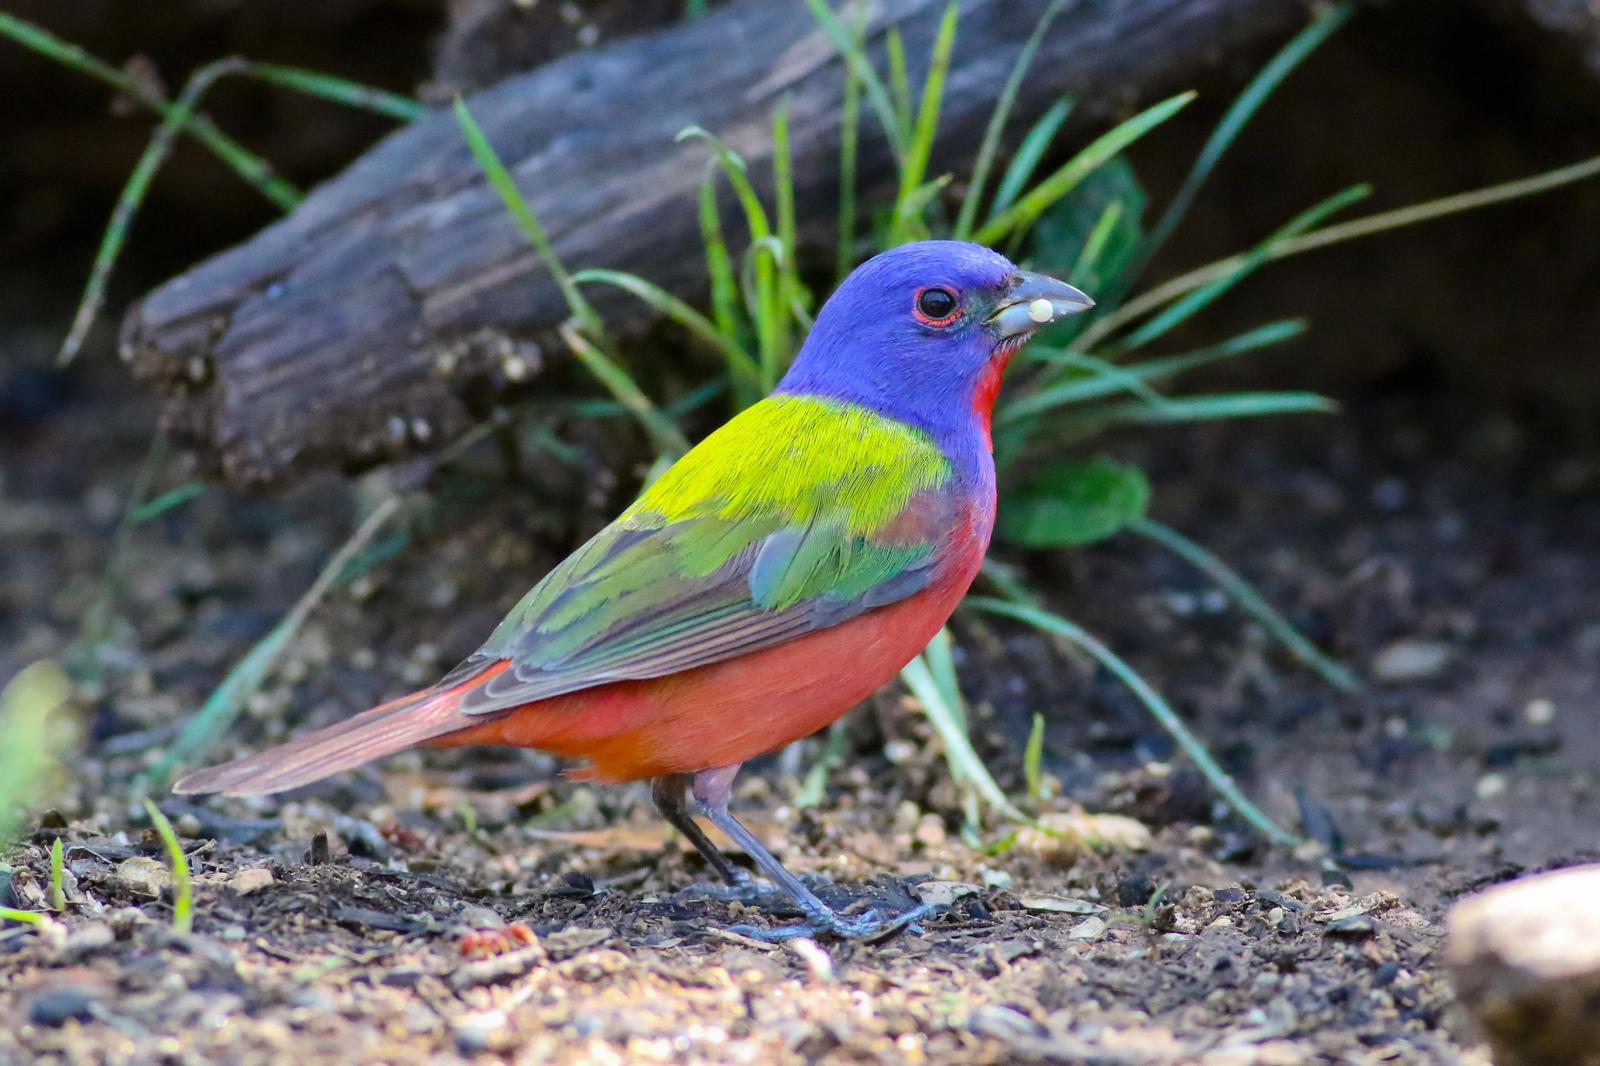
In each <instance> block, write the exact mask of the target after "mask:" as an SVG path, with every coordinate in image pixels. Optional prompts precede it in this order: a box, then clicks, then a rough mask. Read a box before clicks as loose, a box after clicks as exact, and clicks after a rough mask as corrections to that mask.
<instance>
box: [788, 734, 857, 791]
mask: <svg viewBox="0 0 1600 1066" xmlns="http://www.w3.org/2000/svg"><path fill="white" fill-rule="evenodd" d="M849 740H850V726H849V723H848V722H846V721H845V720H844V719H843V718H841V719H839V720H838V721H836V722H834V723H833V724H832V725H831V726H829V727H828V735H827V739H826V740H825V741H824V742H823V746H822V754H821V755H819V756H818V757H817V761H816V762H814V763H812V764H811V768H810V769H809V770H807V771H806V776H805V780H804V781H802V782H801V783H800V790H799V791H798V792H796V793H795V797H794V805H795V807H796V808H797V809H799V810H802V811H809V810H811V809H812V808H814V807H820V806H821V805H822V801H823V800H824V799H826V798H827V796H828V774H829V773H830V772H832V770H833V768H834V767H835V766H838V765H839V764H840V763H842V762H844V757H845V754H846V751H845V748H846V746H847V745H848V743H849Z"/></svg>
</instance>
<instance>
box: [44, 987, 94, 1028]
mask: <svg viewBox="0 0 1600 1066" xmlns="http://www.w3.org/2000/svg"><path fill="white" fill-rule="evenodd" d="M98 1001H99V996H98V995H96V994H95V992H93V991H92V990H91V989H88V988H85V987H83V986H82V985H63V986H61V987H59V988H51V989H47V990H46V991H44V992H41V993H39V994H38V995H37V996H34V997H33V999H32V1000H31V1001H30V1002H29V1003H28V1021H30V1022H32V1023H33V1024H34V1025H48V1026H50V1027H52V1028H54V1027H58V1026H62V1025H65V1024H67V1023H68V1022H86V1021H90V1020H91V1019H93V1018H94V1008H95V1004H96V1003H97V1002H98Z"/></svg>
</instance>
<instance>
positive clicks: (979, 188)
mask: <svg viewBox="0 0 1600 1066" xmlns="http://www.w3.org/2000/svg"><path fill="white" fill-rule="evenodd" d="M1071 2H1072V0H1053V2H1052V3H1051V4H1050V6H1049V7H1047V8H1045V10H1044V14H1043V15H1040V16H1039V21H1038V22H1037V23H1036V24H1035V25H1034V27H1033V33H1031V34H1029V35H1028V39H1027V41H1025V42H1024V43H1023V45H1022V51H1021V52H1018V53H1017V61H1016V62H1015V63H1013V64H1012V65H1011V73H1010V74H1008V75H1007V76H1006V83H1005V84H1004V85H1003V86H1001V88H1000V96H999V98H998V99H997V100H996V101H995V105H994V110H993V111H991V112H990V113H989V124H988V125H987V126H985V127H984V130H983V140H982V141H981V142H980V143H979V145H978V155H977V157H976V159H975V160H974V162H973V164H972V177H971V179H970V180H969V181H968V182H967V189H966V192H965V193H963V194H962V197H961V211H960V213H959V214H957V215H956V225H955V230H954V231H953V233H952V236H954V237H955V239H956V240H958V241H964V240H967V239H968V238H969V237H970V236H971V234H972V227H973V225H974V224H975V223H976V222H977V220H978V208H979V207H980V206H981V204H982V202H983V192H984V189H985V188H986V187H987V185H988V183H989V171H990V169H992V168H993V166H994V159H995V155H996V154H997V153H998V152H999V150H1000V138H1001V137H1002V136H1003V135H1004V134H1005V128H1006V120H1007V119H1009V118H1010V117H1011V109H1012V108H1013V107H1015V106H1016V102H1017V93H1018V92H1020V91H1021V89H1022V79H1023V78H1025V77H1027V75H1028V68H1029V67H1031V66H1032V65H1033V56H1034V53H1035V52H1037V51H1038V50H1039V44H1040V43H1041V42H1042V41H1043V40H1044V35H1045V33H1046V32H1047V31H1048V30H1049V29H1050V24H1051V23H1052V22H1054V21H1055V20H1056V16H1057V15H1058V14H1060V13H1061V9H1062V8H1064V7H1066V6H1067V4H1069V3H1071ZM1062 117H1063V118H1065V117H1066V116H1065V115H1063V116H1062ZM1059 126H1060V123H1059V122H1058V123H1057V127H1058V128H1059ZM1051 132H1052V134H1053V133H1054V130H1052V131H1051Z"/></svg>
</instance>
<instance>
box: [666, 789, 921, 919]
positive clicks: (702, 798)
mask: <svg viewBox="0 0 1600 1066" xmlns="http://www.w3.org/2000/svg"><path fill="white" fill-rule="evenodd" d="M738 772H739V767H738V765H737V764H735V765H733V766H724V767H720V768H718V769H716V770H704V771H702V772H700V773H698V774H695V775H694V798H695V800H696V801H698V802H699V804H700V807H701V809H702V810H704V811H705V813H706V817H707V818H710V819H711V824H713V825H715V826H716V827H717V828H718V829H720V830H722V831H723V832H724V833H726V834H727V835H728V837H729V839H731V840H732V841H733V842H734V843H735V844H738V845H739V847H740V848H742V849H743V850H744V853H745V854H746V855H748V856H750V858H752V859H754V860H755V864H756V865H757V866H758V867H760V869H761V872H762V873H764V874H766V875H767V877H769V878H771V879H772V882H773V883H774V884H776V885H777V886H778V887H779V888H781V889H783V891H784V892H786V893H788V895H789V898H790V899H792V900H794V902H795V905H796V906H797V907H799V908H800V911H801V913H803V914H804V915H805V918H806V920H805V922H803V923H801V924H800V925H788V926H782V927H780V928H776V929H765V928H760V927H756V926H739V927H738V929H737V932H740V933H743V934H745V935H747V936H751V937H755V938H757V939H760V940H789V939H792V938H795V937H802V936H814V935H816V934H817V933H821V932H828V933H833V934H834V935H835V936H841V937H856V938H859V937H871V936H877V935H879V934H881V933H886V932H890V931H892V930H894V929H898V928H900V927H902V926H905V925H908V924H910V923H911V922H914V921H916V920H917V919H918V918H921V917H923V916H924V915H926V914H927V913H928V912H929V908H928V907H925V906H924V907H916V908H913V909H912V910H910V911H908V912H907V913H905V914H903V915H900V916H899V917H898V918H895V919H893V920H892V921H886V920H885V919H884V918H883V917H882V916H881V915H879V914H878V913H877V912H876V911H868V912H867V913H866V914H864V915H862V916H861V917H859V918H846V917H844V916H842V915H840V914H838V913H837V912H835V911H834V910H833V908H831V907H829V906H828V905H827V904H826V903H824V902H822V900H821V899H819V898H817V894H816V893H815V892H813V891H811V889H809V888H807V887H806V886H805V885H804V884H803V883H802V882H801V881H800V879H799V878H798V877H796V876H795V875H794V874H792V873H790V872H789V871H788V870H786V869H785V868H784V865H783V863H781V862H779V861H778V858H777V856H775V855H773V854H772V852H770V851H768V850H767V849H766V847H765V846H763V845H762V843H761V841H759V840H757V839H756V836H755V834H754V833H752V832H750V830H748V829H746V828H745V827H744V826H743V825H742V824H740V822H739V820H738V819H737V818H735V817H734V816H733V815H732V814H730V813H729V812H728V801H729V799H731V798H732V795H733V778H734V775H735V774H737V773H738Z"/></svg>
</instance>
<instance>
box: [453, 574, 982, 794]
mask: <svg viewBox="0 0 1600 1066" xmlns="http://www.w3.org/2000/svg"><path fill="white" fill-rule="evenodd" d="M978 561H981V556H980V558H979V559H978V560H975V561H974V562H973V564H972V565H971V566H970V567H961V568H959V569H960V571H961V572H960V573H958V574H953V575H951V577H952V578H953V580H950V579H947V580H946V581H944V582H941V583H939V584H938V585H935V586H934V587H932V588H929V589H928V590H927V591H925V592H922V593H919V594H917V595H916V596H913V597H911V598H909V599H906V600H902V601H901V602H899V603H896V604H891V605H889V606H887V607H880V608H878V609H876V610H873V611H869V612H867V613H866V614H863V615H860V616H858V617H856V618H853V619H851V620H850V621H848V622H844V623H842V624H840V625H837V626H834V627H832V628H830V629H824V630H819V631H817V632H815V633H811V634H808V635H806V636H804V637H800V638H798V639H795V640H792V641H790V642H788V643H786V644H781V645H778V646H776V647H772V648H767V649H764V650H762V651H758V652H754V653H752V654H749V655H744V656H740V657H738V658H736V659H729V660H726V661H724V662H720V663H712V664H711V665H709V666H702V667H698V668H696V669H694V670H686V671H684V672H683V673H679V674H672V675H669V676H667V677H660V678H652V679H650V680H647V681H624V682H617V683H615V684H610V685H602V686H600V687H597V688H593V689H586V690H584V691H582V692H574V693H570V694H568V695H565V696H558V697H555V698H553V699H549V700H544V701H542V702H539V703H533V704H528V705H527V706H525V707H519V708H517V709H516V710H514V711H512V712H511V713H510V714H508V715H506V716H505V717H503V718H498V719H495V720H493V721H489V722H484V723H482V724H480V725H474V726H470V727H468V728H466V729H463V730H461V731H459V732H455V733H450V734H446V735H445V736H442V737H440V738H438V739H437V740H435V741H433V742H432V743H433V745H434V746H439V747H456V746H459V745H464V744H508V745H512V746H515V747H523V748H538V749H540V750H543V751H549V752H553V753H555V754H557V755H563V756H567V757H569V758H576V759H584V760H586V761H587V762H588V766H587V767H586V768H585V769H584V770H581V771H580V772H579V773H580V776H585V777H591V778H595V779H599V780H604V781H631V780H635V779H637V778H643V777H656V776H659V775H661V774H668V773H695V772H698V771H700V770H709V769H713V768H715V767H719V766H731V765H733V764H735V763H739V762H743V761H744V760H746V759H749V758H751V757H753V756H756V755H760V754H762V753H764V752H769V751H774V750H776V749H778V748H781V747H783V746H784V745H786V744H789V743H791V742H793V741H795V740H799V739H800V738H801V737H804V736H809V735H810V734H812V733H814V732H816V731H817V730H819V729H821V728H823V727H824V726H826V725H828V724H829V723H830V722H832V721H834V720H835V719H836V718H838V717H839V716H840V715H842V714H844V713H845V712H846V711H848V710H849V709H850V708H852V707H854V706H855V705H856V704H857V703H860V702H861V701H862V700H864V699H865V698H866V697H868V696H870V695H871V694H872V693H873V692H875V691H877V690H878V688H880V687H881V686H882V685H884V684H885V683H887V682H888V681H889V680H890V679H891V678H893V677H894V676H895V674H897V673H898V672H899V670H900V668H901V667H902V666H904V665H905V664H906V663H908V662H910V661H911V659H912V658H914V657H915V656H916V654H917V653H918V652H920V651H921V650H922V649H923V648H924V647H925V646H926V645H927V643H928V641H930V640H932V639H933V636H934V634H935V633H937V632H938V631H939V627H940V626H942V625H944V623H945V621H946V620H947V619H948V618H949V617H950V613H951V612H952V611H954V610H955V607H956V604H957V603H959V602H960V600H961V597H962V596H963V595H964V594H965V593H966V590H967V587H968V585H970V584H971V582H972V578H973V577H974V576H975V574H976V571H977V563H978Z"/></svg>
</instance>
